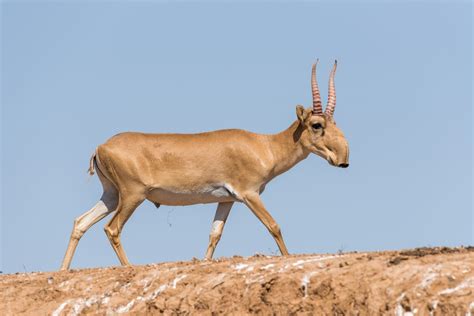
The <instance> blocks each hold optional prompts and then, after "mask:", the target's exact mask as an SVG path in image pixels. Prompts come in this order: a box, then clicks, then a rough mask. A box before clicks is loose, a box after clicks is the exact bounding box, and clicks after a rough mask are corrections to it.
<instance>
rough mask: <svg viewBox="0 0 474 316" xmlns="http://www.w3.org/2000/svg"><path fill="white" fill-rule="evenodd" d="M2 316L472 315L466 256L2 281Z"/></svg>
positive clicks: (261, 263) (343, 257)
mask: <svg viewBox="0 0 474 316" xmlns="http://www.w3.org/2000/svg"><path fill="white" fill-rule="evenodd" d="M0 311H1V313H0V314H2V315H19V314H28V315H79V314H94V315H95V314H98V315H116V314H147V315H154V314H162V313H164V314H167V315H171V314H206V315H211V314H233V315H245V314H263V315H271V314H276V315H289V314H307V315H326V314H327V315H380V314H389V315H394V314H395V315H413V314H418V315H471V314H473V313H474V249H473V248H472V247H467V248H418V249H413V250H404V251H396V252H377V253H344V254H337V255H296V256H288V257H273V256H263V255H256V256H253V257H250V258H242V257H232V258H223V259H219V260H215V261H211V262H206V261H199V260H194V261H191V262H172V263H162V264H153V265H146V266H134V267H127V268H123V267H113V268H105V269H86V270H73V271H69V272H51V273H29V274H14V275H2V276H0Z"/></svg>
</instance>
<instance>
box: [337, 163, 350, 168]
mask: <svg viewBox="0 0 474 316" xmlns="http://www.w3.org/2000/svg"><path fill="white" fill-rule="evenodd" d="M338 167H341V168H347V167H349V164H348V163H340V164H339V166H338Z"/></svg>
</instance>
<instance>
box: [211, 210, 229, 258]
mask: <svg viewBox="0 0 474 316" xmlns="http://www.w3.org/2000/svg"><path fill="white" fill-rule="evenodd" d="M233 204H234V202H222V203H219V204H218V206H217V211H216V215H215V216H214V221H213V222H212V228H211V233H210V234H209V245H208V246H207V251H206V260H211V259H212V255H213V254H214V250H215V249H216V246H217V243H218V242H219V240H220V239H221V235H222V231H223V230H224V225H225V222H226V220H227V217H228V216H229V212H230V209H231V208H232V205H233Z"/></svg>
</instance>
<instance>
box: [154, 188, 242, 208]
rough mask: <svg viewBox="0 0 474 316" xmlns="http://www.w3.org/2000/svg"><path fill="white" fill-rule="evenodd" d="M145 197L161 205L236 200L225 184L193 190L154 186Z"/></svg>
mask: <svg viewBox="0 0 474 316" xmlns="http://www.w3.org/2000/svg"><path fill="white" fill-rule="evenodd" d="M147 199H148V200H150V201H152V202H154V203H158V204H161V205H192V204H206V203H220V202H232V201H238V199H237V198H236V195H235V193H234V192H233V190H232V189H229V186H227V185H221V186H209V187H205V188H199V189H195V190H179V189H170V188H154V189H152V190H150V191H149V193H148V195H147Z"/></svg>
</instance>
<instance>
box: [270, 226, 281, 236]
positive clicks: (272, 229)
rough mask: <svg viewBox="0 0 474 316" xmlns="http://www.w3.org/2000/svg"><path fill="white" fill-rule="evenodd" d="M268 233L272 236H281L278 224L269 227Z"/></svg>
mask: <svg viewBox="0 0 474 316" xmlns="http://www.w3.org/2000/svg"><path fill="white" fill-rule="evenodd" d="M269 228H270V233H271V234H272V235H274V236H278V235H280V234H281V230H280V226H279V225H278V224H272V225H270V227H269Z"/></svg>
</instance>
